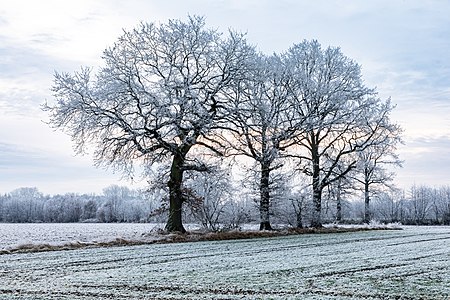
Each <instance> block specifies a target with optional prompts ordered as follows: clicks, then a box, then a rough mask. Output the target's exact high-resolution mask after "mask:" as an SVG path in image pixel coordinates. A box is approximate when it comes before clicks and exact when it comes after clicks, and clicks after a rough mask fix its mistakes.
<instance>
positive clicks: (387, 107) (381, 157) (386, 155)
mask: <svg viewBox="0 0 450 300" xmlns="http://www.w3.org/2000/svg"><path fill="white" fill-rule="evenodd" d="M373 109H374V112H373V114H375V115H378V116H379V117H378V118H379V119H381V120H383V123H381V122H380V124H379V129H378V131H377V132H376V134H374V135H373V137H372V142H371V143H370V145H369V146H368V147H366V148H365V149H363V150H361V151H359V152H357V158H358V163H357V168H356V172H354V174H355V176H353V178H354V179H355V180H356V181H357V182H358V183H360V184H362V185H363V187H364V222H365V223H369V222H370V219H371V212H370V196H371V195H373V194H375V193H376V192H377V189H380V188H382V187H385V188H388V189H391V190H392V189H393V188H394V187H393V186H392V185H391V183H392V180H393V179H394V176H395V173H394V172H392V171H391V170H388V169H387V168H388V167H392V166H400V167H401V166H402V161H401V160H400V159H399V157H398V155H397V153H396V152H395V151H396V149H397V145H398V144H399V143H401V142H402V140H401V132H402V130H401V129H400V127H399V126H398V125H396V124H392V123H390V122H389V113H390V112H391V110H392V106H391V104H390V102H389V101H388V102H386V103H384V105H379V106H375V107H374V108H373Z"/></svg>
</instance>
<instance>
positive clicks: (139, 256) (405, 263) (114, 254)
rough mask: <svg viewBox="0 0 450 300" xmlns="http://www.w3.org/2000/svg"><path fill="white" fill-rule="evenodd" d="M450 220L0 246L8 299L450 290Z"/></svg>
mask: <svg viewBox="0 0 450 300" xmlns="http://www.w3.org/2000/svg"><path fill="white" fill-rule="evenodd" d="M449 242H450V227H406V228H405V229H404V230H392V231H391V230H385V231H363V232H347V233H339V234H308V235H293V236H284V237H272V238H260V239H251V240H239V241H237V240H227V241H207V242H196V243H176V244H153V245H138V246H125V247H113V248H92V249H79V250H74V251H53V252H39V253H22V254H9V255H1V256H0V299H342V300H347V299H348V300H350V299H398V300H413V299H414V300H415V299H423V300H431V299H433V300H434V299H450V247H449V245H450V243H449Z"/></svg>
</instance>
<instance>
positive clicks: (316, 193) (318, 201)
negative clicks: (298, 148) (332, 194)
mask: <svg viewBox="0 0 450 300" xmlns="http://www.w3.org/2000/svg"><path fill="white" fill-rule="evenodd" d="M311 154H312V156H311V158H312V165H313V166H312V167H313V182H312V186H313V212H312V219H311V227H314V228H320V227H322V218H321V213H322V189H323V187H322V184H321V182H320V165H319V163H320V157H319V153H318V149H317V147H313V149H312V153H311Z"/></svg>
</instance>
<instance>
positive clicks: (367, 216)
mask: <svg viewBox="0 0 450 300" xmlns="http://www.w3.org/2000/svg"><path fill="white" fill-rule="evenodd" d="M369 202H370V196H369V184H368V183H367V182H366V183H365V184H364V223H366V224H369V223H370V206H369Z"/></svg>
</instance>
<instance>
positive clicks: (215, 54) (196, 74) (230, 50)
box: [46, 17, 253, 232]
mask: <svg viewBox="0 0 450 300" xmlns="http://www.w3.org/2000/svg"><path fill="white" fill-rule="evenodd" d="M252 52H253V50H252V47H249V46H248V45H247V44H246V42H245V39H244V36H243V35H241V34H236V33H232V32H230V33H229V34H228V35H227V36H222V35H221V34H220V33H219V32H217V31H216V30H211V29H208V28H206V27H205V22H204V20H203V18H201V17H189V19H188V20H187V22H182V21H179V20H171V21H169V22H168V23H166V24H160V25H157V24H154V23H143V24H141V25H140V26H139V27H138V28H136V29H134V30H131V31H127V32H125V33H124V34H123V35H122V36H121V37H120V38H119V39H118V41H117V42H116V43H115V44H114V46H113V47H111V48H108V49H106V50H105V51H104V54H103V60H104V66H103V67H102V68H101V69H100V70H99V71H98V73H97V74H96V75H94V76H93V75H92V69H89V68H83V69H81V71H79V72H75V73H74V74H72V75H71V74H66V73H57V74H56V75H55V83H54V86H53V92H54V96H55V98H56V104H54V105H53V106H49V105H47V106H46V110H48V111H49V112H50V123H51V124H52V125H53V127H55V128H61V129H64V130H66V131H67V132H68V134H69V135H70V136H71V137H72V140H73V141H74V143H75V145H76V149H77V150H78V152H79V153H82V152H83V151H84V150H85V149H86V148H87V146H88V145H94V148H95V152H94V157H95V161H96V163H97V164H98V165H106V166H113V167H114V168H116V169H118V170H120V171H123V172H124V173H125V174H128V175H130V176H132V175H133V172H134V168H133V166H134V165H135V164H142V165H151V164H153V163H157V162H163V161H167V160H169V161H170V162H171V166H170V175H169V177H170V178H169V180H168V182H167V186H168V189H169V198H170V208H169V217H168V220H167V225H166V229H167V230H168V231H180V232H185V229H184V227H183V223H182V204H183V195H182V184H183V175H184V172H185V171H206V170H208V166H207V165H206V164H205V163H204V162H202V161H201V156H200V155H199V151H200V149H201V148H203V149H207V150H208V151H212V152H213V153H216V154H219V153H220V151H218V150H219V149H218V148H219V146H220V145H218V144H217V143H215V131H218V130H222V129H221V128H222V125H223V124H222V120H223V119H224V114H225V111H224V109H223V108H224V103H223V101H224V99H225V98H224V97H222V96H221V93H222V92H223V90H224V89H225V88H226V87H227V86H228V85H229V83H230V81H231V80H232V79H234V78H236V77H238V76H240V75H239V74H240V72H241V68H242V61H244V60H245V59H247V56H248V55H250V54H251V53H252Z"/></svg>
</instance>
